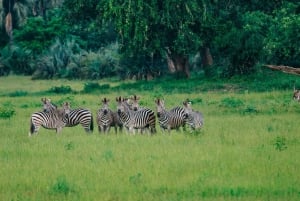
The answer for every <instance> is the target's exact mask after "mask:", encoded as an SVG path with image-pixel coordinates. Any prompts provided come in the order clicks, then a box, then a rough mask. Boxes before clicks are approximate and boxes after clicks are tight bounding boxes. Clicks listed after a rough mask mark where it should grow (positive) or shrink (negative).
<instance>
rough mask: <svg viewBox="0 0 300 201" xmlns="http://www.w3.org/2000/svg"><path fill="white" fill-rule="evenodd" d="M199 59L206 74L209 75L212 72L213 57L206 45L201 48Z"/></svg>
mask: <svg viewBox="0 0 300 201" xmlns="http://www.w3.org/2000/svg"><path fill="white" fill-rule="evenodd" d="M201 60H202V66H203V69H204V72H205V75H206V76H211V75H212V74H213V69H212V65H213V58H212V56H211V53H210V49H209V48H208V47H203V48H202V50H201Z"/></svg>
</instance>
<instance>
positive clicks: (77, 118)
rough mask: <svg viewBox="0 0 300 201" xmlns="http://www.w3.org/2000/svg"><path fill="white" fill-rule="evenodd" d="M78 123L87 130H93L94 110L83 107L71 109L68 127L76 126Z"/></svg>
mask: <svg viewBox="0 0 300 201" xmlns="http://www.w3.org/2000/svg"><path fill="white" fill-rule="evenodd" d="M78 124H81V126H82V127H83V128H84V130H85V131H86V132H88V133H90V132H93V129H94V123H93V115H92V112H91V111H90V110H88V109H83V108H77V109H71V110H70V113H69V118H68V119H67V124H66V127H74V126H77V125H78Z"/></svg>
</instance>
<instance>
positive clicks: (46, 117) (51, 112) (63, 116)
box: [29, 99, 70, 136]
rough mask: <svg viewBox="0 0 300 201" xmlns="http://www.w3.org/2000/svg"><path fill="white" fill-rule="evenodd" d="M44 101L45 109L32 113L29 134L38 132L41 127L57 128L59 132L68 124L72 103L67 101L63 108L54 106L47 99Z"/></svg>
mask: <svg viewBox="0 0 300 201" xmlns="http://www.w3.org/2000/svg"><path fill="white" fill-rule="evenodd" d="M42 101H43V103H44V110H45V111H43V112H35V113H33V114H32V115H31V118H30V132H29V136H31V135H32V134H34V133H36V134H37V133H38V130H39V129H40V127H44V128H46V129H55V130H56V132H57V133H59V132H60V131H61V130H62V128H63V127H65V125H66V122H67V119H68V114H69V112H70V104H69V103H68V102H65V103H64V104H63V108H61V109H57V108H56V107H55V108H54V107H52V105H51V104H50V101H48V100H46V99H45V101H44V100H42Z"/></svg>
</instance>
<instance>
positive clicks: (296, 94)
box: [293, 88, 300, 102]
mask: <svg viewBox="0 0 300 201" xmlns="http://www.w3.org/2000/svg"><path fill="white" fill-rule="evenodd" d="M293 98H294V100H297V101H299V102H300V90H296V89H295V88H294V94H293Z"/></svg>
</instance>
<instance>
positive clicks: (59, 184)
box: [50, 176, 74, 195]
mask: <svg viewBox="0 0 300 201" xmlns="http://www.w3.org/2000/svg"><path fill="white" fill-rule="evenodd" d="M72 192H74V190H73V189H72V188H71V185H70V183H69V182H68V181H67V179H66V177H64V176H61V177H58V178H57V179H56V182H55V183H54V184H53V186H52V188H51V190H50V193H53V194H64V195H68V194H70V193H72Z"/></svg>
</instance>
